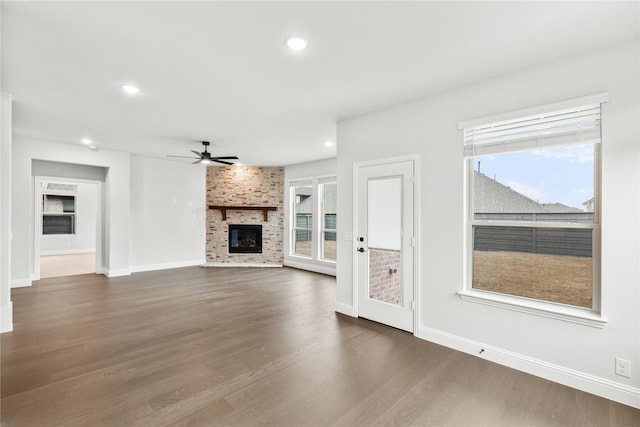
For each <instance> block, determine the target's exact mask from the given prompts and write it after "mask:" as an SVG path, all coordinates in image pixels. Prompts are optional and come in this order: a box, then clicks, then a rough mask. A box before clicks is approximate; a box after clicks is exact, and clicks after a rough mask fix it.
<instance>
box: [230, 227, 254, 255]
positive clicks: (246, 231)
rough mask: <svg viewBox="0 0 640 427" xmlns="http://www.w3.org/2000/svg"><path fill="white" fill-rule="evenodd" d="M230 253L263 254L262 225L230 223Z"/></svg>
mask: <svg viewBox="0 0 640 427" xmlns="http://www.w3.org/2000/svg"><path fill="white" fill-rule="evenodd" d="M229 253H230V254H261V253H262V225H247V224H229Z"/></svg>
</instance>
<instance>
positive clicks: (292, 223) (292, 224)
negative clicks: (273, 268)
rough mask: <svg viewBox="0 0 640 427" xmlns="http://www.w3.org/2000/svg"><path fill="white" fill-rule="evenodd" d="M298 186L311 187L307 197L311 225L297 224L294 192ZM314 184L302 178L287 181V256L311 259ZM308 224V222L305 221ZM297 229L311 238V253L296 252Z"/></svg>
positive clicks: (311, 248)
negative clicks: (289, 213) (288, 213)
mask: <svg viewBox="0 0 640 427" xmlns="http://www.w3.org/2000/svg"><path fill="white" fill-rule="evenodd" d="M299 187H309V188H311V195H310V196H309V197H311V198H312V208H311V212H310V213H309V216H310V218H311V226H310V227H299V226H298V221H297V219H298V217H297V212H296V203H297V202H296V200H297V197H298V195H297V194H296V189H297V188H299ZM314 197H315V196H314V186H313V183H312V182H311V180H304V181H291V182H290V183H289V199H290V202H289V209H290V212H291V215H290V219H289V230H290V236H289V256H292V257H299V258H304V259H313V253H314V249H313V248H314V238H313V234H314V233H313V224H314V221H313V198H314ZM307 225H308V222H307ZM298 231H303V232H306V233H308V235H309V236H310V239H311V243H310V250H311V253H310V254H309V255H306V254H300V253H296V236H297V235H298Z"/></svg>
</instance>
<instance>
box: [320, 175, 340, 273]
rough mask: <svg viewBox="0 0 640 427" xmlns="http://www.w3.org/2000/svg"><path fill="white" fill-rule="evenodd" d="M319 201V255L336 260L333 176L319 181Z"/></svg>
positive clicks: (334, 185) (325, 258)
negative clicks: (320, 225)
mask: <svg viewBox="0 0 640 427" xmlns="http://www.w3.org/2000/svg"><path fill="white" fill-rule="evenodd" d="M319 188H320V194H321V195H322V196H321V201H320V214H321V216H322V229H321V230H320V245H321V246H320V248H321V250H320V253H321V255H320V257H321V258H322V259H324V260H329V261H335V260H336V243H337V242H336V237H337V233H336V229H337V220H336V183H335V178H331V179H327V180H323V181H321V184H320V185H319Z"/></svg>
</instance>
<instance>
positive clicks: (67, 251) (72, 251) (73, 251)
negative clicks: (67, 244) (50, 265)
mask: <svg viewBox="0 0 640 427" xmlns="http://www.w3.org/2000/svg"><path fill="white" fill-rule="evenodd" d="M95 252H96V248H86V249H63V250H61V251H40V256H41V257H43V256H49V255H74V254H90V253H95Z"/></svg>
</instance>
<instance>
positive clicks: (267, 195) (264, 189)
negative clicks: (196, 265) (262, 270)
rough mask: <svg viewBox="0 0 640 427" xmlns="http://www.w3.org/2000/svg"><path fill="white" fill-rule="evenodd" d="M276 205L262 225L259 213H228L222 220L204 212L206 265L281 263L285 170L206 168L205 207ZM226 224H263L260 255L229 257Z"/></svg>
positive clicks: (211, 211)
mask: <svg viewBox="0 0 640 427" xmlns="http://www.w3.org/2000/svg"><path fill="white" fill-rule="evenodd" d="M208 205H222V206H225V205H228V206H276V207H277V208H278V210H277V211H275V212H273V211H271V212H269V221H267V222H264V221H263V216H262V211H253V210H251V211H234V210H227V220H226V221H222V215H221V213H220V211H219V210H211V209H207V247H206V250H207V262H211V263H231V264H241V263H250V264H278V265H282V264H283V263H284V250H283V245H282V240H283V236H284V168H279V167H272V168H268V167H253V166H230V167H219V166H209V167H208V168H207V206H208ZM229 224H260V225H262V253H261V254H229V243H228V234H229V228H228V226H229Z"/></svg>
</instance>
